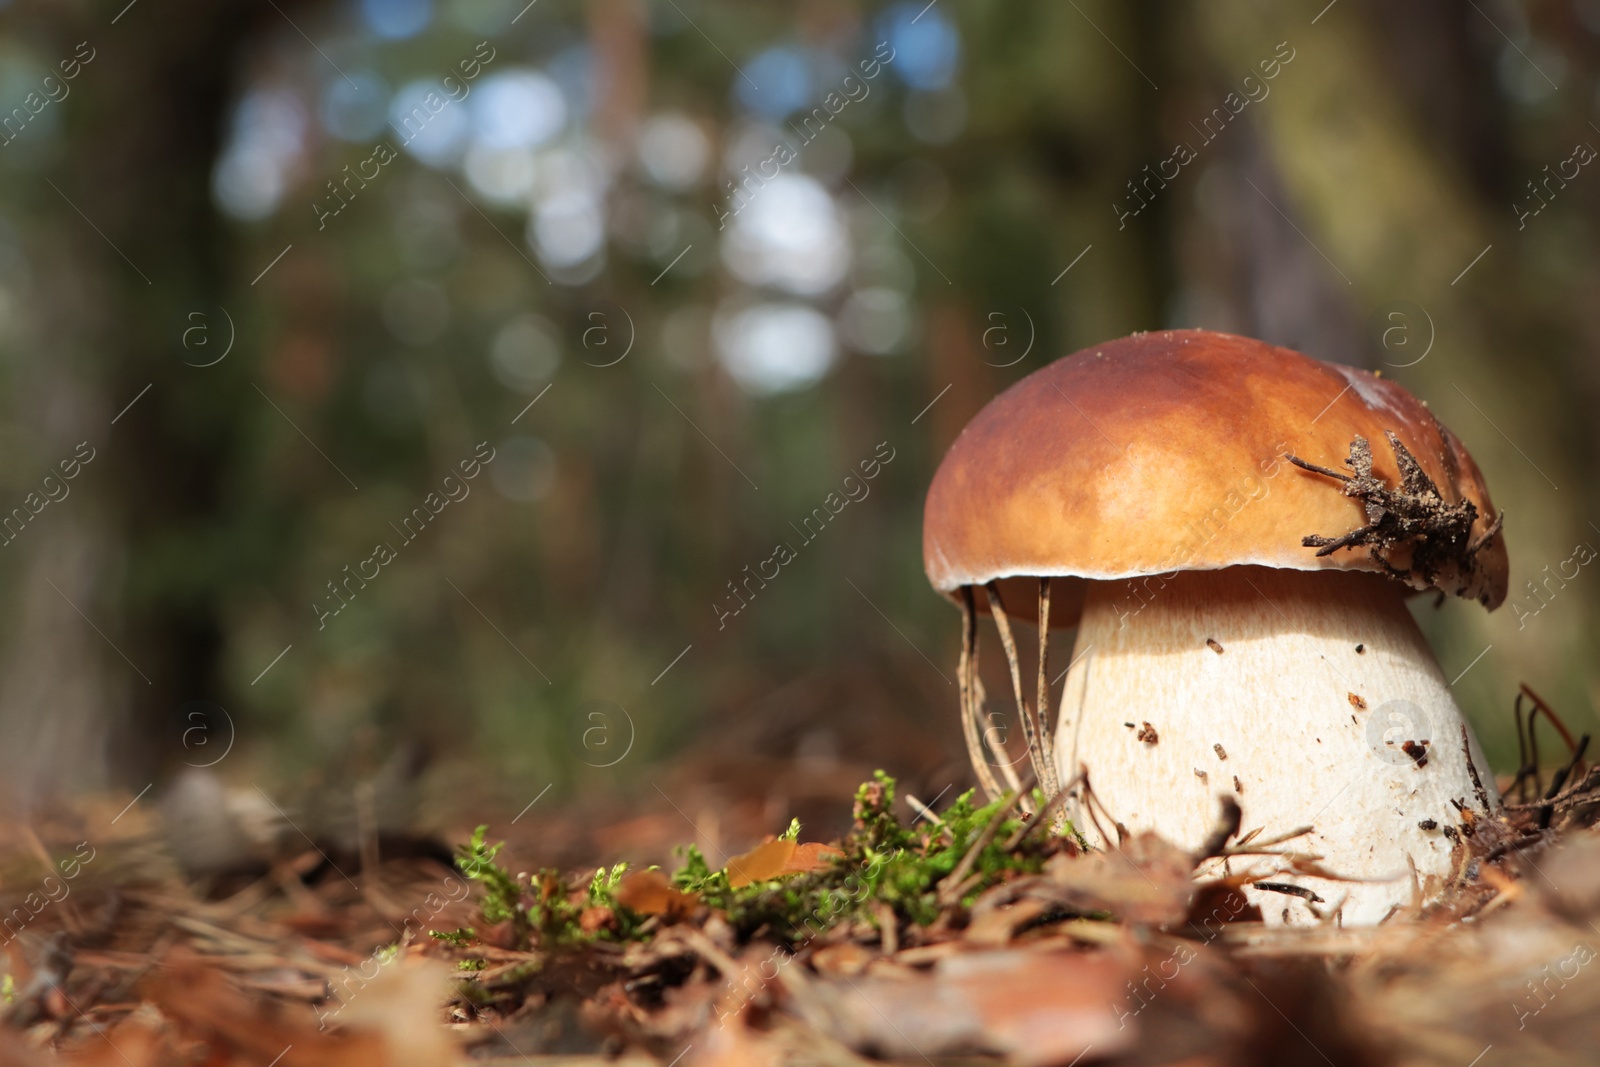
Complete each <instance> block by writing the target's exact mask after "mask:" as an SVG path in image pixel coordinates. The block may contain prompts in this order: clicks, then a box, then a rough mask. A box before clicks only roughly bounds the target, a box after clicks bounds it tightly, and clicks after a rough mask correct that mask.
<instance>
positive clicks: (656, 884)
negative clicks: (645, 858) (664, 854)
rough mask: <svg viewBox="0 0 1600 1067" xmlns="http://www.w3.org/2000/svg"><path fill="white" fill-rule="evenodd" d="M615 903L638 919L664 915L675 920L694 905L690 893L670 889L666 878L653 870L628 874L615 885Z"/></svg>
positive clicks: (694, 902) (670, 884) (692, 896)
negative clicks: (643, 916)
mask: <svg viewBox="0 0 1600 1067" xmlns="http://www.w3.org/2000/svg"><path fill="white" fill-rule="evenodd" d="M617 903H618V904H621V905H622V906H623V907H625V908H627V909H628V910H629V911H633V912H637V913H638V914H640V915H665V916H667V917H668V918H678V917H680V916H682V915H685V914H687V913H688V912H689V911H691V910H692V909H693V908H694V905H695V904H696V903H697V901H696V898H695V896H694V894H693V893H684V892H682V891H680V890H677V889H674V888H673V887H672V883H671V882H669V881H667V876H666V875H665V874H663V873H662V872H660V871H657V870H649V871H629V872H628V873H627V874H625V875H623V876H622V881H621V882H619V883H618V884H617Z"/></svg>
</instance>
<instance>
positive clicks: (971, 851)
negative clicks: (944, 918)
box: [939, 793, 1022, 904]
mask: <svg viewBox="0 0 1600 1067" xmlns="http://www.w3.org/2000/svg"><path fill="white" fill-rule="evenodd" d="M1020 799H1022V794H1021V793H1009V794H1007V795H1006V796H1005V797H1004V798H1003V799H1002V801H1001V804H1000V806H999V807H998V808H996V809H995V813H994V815H993V817H991V818H990V819H989V825H987V826H985V827H984V828H983V832H982V833H980V834H979V835H978V836H977V837H976V838H975V839H974V840H973V842H972V844H971V845H970V846H969V847H968V848H967V851H966V854H965V855H964V856H962V857H961V862H960V863H958V864H956V866H955V869H954V870H952V871H951V872H950V873H949V874H947V875H945V876H944V880H943V881H941V882H940V883H939V886H940V888H939V898H940V903H941V904H953V903H955V902H956V901H958V900H960V899H961V896H960V892H959V890H960V883H961V880H962V879H963V878H965V877H966V876H967V873H968V872H969V871H971V870H972V865H973V864H974V863H977V862H978V854H979V853H980V852H982V851H983V850H984V849H985V848H987V847H989V842H991V841H993V840H994V835H995V834H997V833H999V832H1000V824H1001V823H1003V822H1005V821H1006V816H1008V815H1010V814H1011V809H1012V808H1013V807H1015V806H1016V804H1017V801H1018V800H1020ZM950 887H954V890H953V891H952V889H951V888H950ZM947 893H949V895H948V896H947V895H946V894H947Z"/></svg>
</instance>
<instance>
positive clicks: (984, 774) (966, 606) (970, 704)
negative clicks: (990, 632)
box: [957, 585, 1001, 800]
mask: <svg viewBox="0 0 1600 1067" xmlns="http://www.w3.org/2000/svg"><path fill="white" fill-rule="evenodd" d="M977 661H978V616H977V612H976V611H975V610H974V606H973V603H972V586H970V585H964V586H962V587H961V665H960V668H959V670H958V672H957V673H958V674H959V681H960V687H961V732H962V734H963V735H964V736H965V737H966V739H967V758H968V759H970V760H971V761H972V771H973V773H974V774H976V775H977V776H978V784H979V785H981V786H982V787H983V791H984V793H985V794H987V796H988V798H989V799H990V800H994V799H995V798H996V797H998V796H999V795H1000V792H1001V790H1000V783H999V782H998V781H996V780H995V776H994V771H993V770H992V769H991V768H990V767H989V761H988V760H987V759H985V758H984V755H983V740H982V738H981V735H980V734H979V733H978V699H977V693H976V691H975V686H974V682H973V679H974V676H975V674H976V671H977V665H978V664H977Z"/></svg>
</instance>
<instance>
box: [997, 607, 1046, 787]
mask: <svg viewBox="0 0 1600 1067" xmlns="http://www.w3.org/2000/svg"><path fill="white" fill-rule="evenodd" d="M983 591H984V592H985V593H987V594H988V595H989V610H990V611H991V612H992V613H993V614H994V625H995V629H997V630H999V631H1000V644H1001V645H1002V646H1003V647H1004V648H1005V650H1006V662H1007V663H1009V664H1010V665H1011V690H1012V692H1014V693H1015V694H1016V696H1017V716H1018V717H1019V718H1020V719H1021V720H1022V735H1023V737H1025V738H1027V741H1028V756H1029V758H1030V760H1031V761H1032V763H1033V776H1034V777H1035V778H1036V779H1038V781H1039V784H1040V786H1041V787H1042V786H1043V785H1044V783H1045V781H1046V779H1045V773H1046V772H1045V768H1046V767H1048V766H1049V764H1048V763H1047V762H1046V761H1045V758H1044V750H1043V749H1041V748H1040V747H1039V730H1038V728H1037V727H1036V726H1035V725H1034V722H1033V716H1032V714H1030V713H1029V711H1028V698H1027V697H1025V696H1023V695H1022V666H1021V664H1020V663H1019V662H1018V661H1017V642H1016V641H1015V640H1014V639H1013V638H1012V636H1011V621H1010V620H1009V619H1007V618H1006V609H1005V605H1003V604H1001V603H1000V588H999V586H997V585H995V583H993V582H990V583H988V584H987V585H985V586H984V587H983Z"/></svg>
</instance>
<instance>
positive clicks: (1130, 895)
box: [1045, 833, 1195, 926]
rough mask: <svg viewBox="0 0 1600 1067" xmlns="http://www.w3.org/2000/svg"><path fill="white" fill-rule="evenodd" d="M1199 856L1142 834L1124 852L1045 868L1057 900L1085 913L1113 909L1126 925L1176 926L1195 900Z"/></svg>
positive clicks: (1058, 861) (1059, 859) (1059, 860)
mask: <svg viewBox="0 0 1600 1067" xmlns="http://www.w3.org/2000/svg"><path fill="white" fill-rule="evenodd" d="M1193 872H1194V858H1193V857H1192V856H1190V855H1189V854H1188V853H1187V852H1185V851H1183V850H1182V849H1180V848H1178V847H1177V846H1176V845H1171V844H1168V843H1167V842H1166V841H1164V840H1162V839H1161V838H1160V837H1157V836H1156V835H1155V834H1151V833H1142V834H1137V835H1135V836H1134V837H1132V838H1130V839H1129V840H1128V841H1127V842H1126V843H1125V844H1124V845H1123V846H1122V847H1121V848H1118V849H1113V850H1111V851H1108V852H1095V853H1090V854H1088V855H1084V856H1078V857H1073V858H1069V857H1067V856H1065V855H1058V856H1056V857H1054V858H1052V859H1051V860H1050V861H1049V862H1048V863H1047V864H1046V866H1045V876H1046V880H1047V884H1048V885H1050V886H1051V887H1052V888H1053V889H1054V890H1055V896H1056V899H1058V900H1060V901H1061V902H1062V903H1065V904H1068V905H1070V906H1072V907H1075V908H1078V909H1081V910H1084V911H1109V912H1111V913H1113V914H1115V915H1117V916H1118V917H1120V918H1121V919H1123V920H1124V921H1125V922H1129V923H1135V924H1141V925H1150V926H1171V925H1173V924H1176V923H1178V922H1181V921H1182V919H1183V918H1184V916H1185V915H1186V914H1187V912H1188V910H1189V903H1190V901H1191V900H1193V899H1194V894H1195V884H1194V881H1193V879H1192V875H1193Z"/></svg>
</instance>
